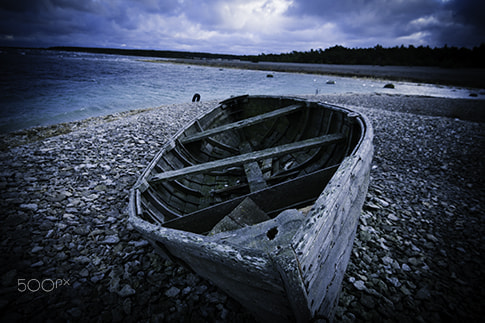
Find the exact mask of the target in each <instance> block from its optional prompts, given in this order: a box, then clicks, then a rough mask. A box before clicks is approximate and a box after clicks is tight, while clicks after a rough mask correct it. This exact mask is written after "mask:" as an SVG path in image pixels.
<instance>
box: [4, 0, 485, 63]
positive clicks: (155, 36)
mask: <svg viewBox="0 0 485 323" xmlns="http://www.w3.org/2000/svg"><path fill="white" fill-rule="evenodd" d="M482 2H483V1H480V0H407V1H403V0H339V1H335V0H323V1H314V0H293V1H291V0H232V1H222V0H200V1H192V0H119V1H96V0H85V1H84V0H83V1H79V0H14V1H3V0H2V2H0V45H4V46H54V45H66V46H108V47H120V46H125V45H126V46H127V47H131V48H154V49H174V50H196V51H212V52H230V53H231V52H232V53H241V54H244V53H260V52H283V51H291V50H308V49H310V48H326V47H330V46H333V45H336V44H340V45H344V46H347V47H373V46H375V45H376V44H381V45H383V46H399V45H401V44H404V45H409V44H413V45H430V46H443V45H444V44H448V45H449V46H468V47H471V46H476V45H479V44H480V43H481V42H484V41H485V32H484V30H485V23H484V21H485V20H484V19H482V17H481V16H482V13H483V12H484V9H485V8H484V4H482Z"/></svg>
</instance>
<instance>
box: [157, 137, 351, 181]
mask: <svg viewBox="0 0 485 323" xmlns="http://www.w3.org/2000/svg"><path fill="white" fill-rule="evenodd" d="M343 139H345V136H344V135H343V134H340V133H336V134H330V135H326V136H321V137H315V138H311V139H307V140H302V141H298V142H294V143H291V144H286V145H281V146H277V147H272V148H268V149H264V150H259V151H254V152H251V153H247V154H242V155H239V156H232V157H228V158H224V159H221V160H215V161H211V162H207V163H203V164H198V165H193V166H188V167H184V168H179V169H175V170H171V171H166V172H163V173H160V174H156V175H153V176H152V177H151V178H150V180H149V181H148V182H149V183H151V184H153V183H156V182H159V181H163V180H174V179H177V178H180V177H183V176H187V175H193V174H198V173H202V172H208V171H213V170H216V169H220V168H224V167H229V166H236V165H240V164H245V163H249V162H253V161H257V160H260V159H265V158H269V157H275V156H280V155H284V154H290V153H293V152H296V151H299V150H303V149H309V148H313V147H318V146H324V145H329V144H333V143H336V142H339V141H341V140H343Z"/></svg>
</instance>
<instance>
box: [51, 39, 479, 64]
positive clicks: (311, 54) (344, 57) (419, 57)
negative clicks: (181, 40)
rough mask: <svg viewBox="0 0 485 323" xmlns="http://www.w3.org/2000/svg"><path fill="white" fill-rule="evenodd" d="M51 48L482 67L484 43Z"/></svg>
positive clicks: (167, 55) (147, 54)
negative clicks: (246, 50) (271, 50)
mask: <svg viewBox="0 0 485 323" xmlns="http://www.w3.org/2000/svg"><path fill="white" fill-rule="evenodd" d="M48 49H50V50H62V51H78V52H90V53H105V54H118V55H133V56H144V57H163V58H192V59H193V58H195V59H226V60H230V59H239V60H243V61H253V62H259V61H269V62H288V63H315V64H346V65H401V66H440V67H448V68H459V67H473V68H485V59H484V57H485V43H482V44H481V45H480V46H477V47H473V48H471V49H470V48H464V47H462V48H457V47H448V46H446V45H445V46H444V47H441V48H438V47H435V48H431V47H429V46H426V47H424V46H419V47H415V46H413V45H409V46H408V47H405V46H403V45H401V46H399V47H398V46H396V47H391V48H384V47H382V46H381V45H376V46H375V47H373V48H346V47H343V46H340V45H337V46H333V47H330V48H327V49H325V50H322V49H321V48H320V49H317V50H314V49H311V50H310V51H304V52H300V51H292V52H291V53H281V54H264V53H263V54H259V55H229V54H213V53H201V52H184V51H162V50H140V49H114V48H87V47H50V48H48Z"/></svg>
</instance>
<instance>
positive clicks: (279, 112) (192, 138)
mask: <svg viewBox="0 0 485 323" xmlns="http://www.w3.org/2000/svg"><path fill="white" fill-rule="evenodd" d="M302 107H303V105H302V104H293V105H290V106H287V107H284V108H281V109H278V110H274V111H270V112H267V113H263V114H260V115H257V116H254V117H250V118H247V119H243V120H240V121H236V122H232V123H228V124H225V125H222V126H219V127H216V128H212V129H207V130H204V131H201V132H198V133H195V134H193V135H189V136H187V137H185V138H181V139H180V142H181V143H184V144H185V143H190V142H194V141H197V140H201V139H204V138H207V137H210V136H213V135H215V134H218V133H221V132H224V131H227V130H231V129H240V128H244V127H247V126H251V125H254V124H257V123H261V122H263V121H265V120H268V119H272V118H276V117H280V116H283V115H286V114H290V113H292V112H294V111H296V110H298V109H301V108H302Z"/></svg>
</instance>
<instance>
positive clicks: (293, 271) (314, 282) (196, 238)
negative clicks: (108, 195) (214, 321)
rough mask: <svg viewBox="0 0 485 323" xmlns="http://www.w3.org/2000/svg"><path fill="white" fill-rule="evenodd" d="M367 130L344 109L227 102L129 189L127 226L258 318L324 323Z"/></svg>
mask: <svg viewBox="0 0 485 323" xmlns="http://www.w3.org/2000/svg"><path fill="white" fill-rule="evenodd" d="M372 137H373V131H372V127H371V125H370V124H369V122H368V120H367V119H366V117H365V116H363V115H361V114H358V113H355V112H353V111H351V110H348V109H345V108H341V107H337V106H332V105H328V104H324V103H318V102H309V101H306V100H303V99H298V98H289V97H270V96H240V97H234V98H230V99H228V100H225V101H223V102H221V103H220V104H219V105H217V106H216V107H215V108H214V109H213V110H212V111H210V112H209V113H207V114H205V115H204V116H202V117H201V118H199V119H197V120H195V121H194V122H193V123H191V124H189V125H188V126H187V127H186V128H184V129H182V130H180V131H179V132H178V133H177V134H176V135H175V136H174V137H173V138H172V139H170V140H169V141H168V142H167V143H166V144H165V145H164V147H163V148H162V150H161V151H160V152H159V153H158V155H157V156H156V157H155V158H154V160H153V161H152V162H151V163H150V165H149V166H148V167H147V169H146V170H145V171H144V173H143V174H142V175H141V177H140V178H139V180H138V181H137V183H136V184H135V186H134V188H133V189H132V191H131V194H130V204H129V213H130V218H129V219H130V222H131V223H132V225H133V226H134V227H135V228H136V229H137V230H139V231H140V232H141V233H142V234H143V235H144V236H145V237H146V238H147V239H148V240H149V241H151V242H152V244H153V245H154V247H155V249H156V250H157V251H158V252H160V253H161V254H162V255H164V256H166V257H168V258H170V259H172V260H175V261H177V262H179V263H182V264H183V265H185V266H187V267H189V268H191V269H192V270H194V271H195V272H196V273H198V274H199V275H201V276H202V277H205V278H206V279H208V280H210V281H212V282H213V283H214V284H216V285H217V286H219V287H220V288H221V289H222V290H224V291H225V292H226V293H227V294H229V295H230V296H232V297H233V298H234V299H235V300H237V301H239V302H240V303H241V304H242V305H243V306H245V307H246V308H247V309H248V310H249V311H251V312H252V314H253V315H254V317H255V318H257V319H258V320H261V321H268V322H269V321H279V322H285V321H299V322H305V321H310V320H317V319H324V320H332V319H333V315H334V312H335V309H336V305H337V301H338V294H339V291H340V285H341V281H342V278H343V275H344V272H345V269H346V267H347V263H348V260H349V257H350V252H351V249H352V244H353V240H354V236H355V231H356V227H357V223H358V218H359V215H360V212H361V209H362V205H363V202H364V199H365V196H366V193H367V188H368V183H369V172H370V164H371V159H372V153H373V145H372Z"/></svg>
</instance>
